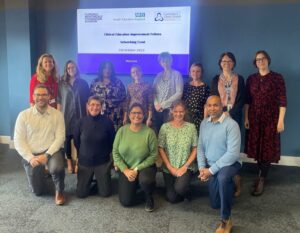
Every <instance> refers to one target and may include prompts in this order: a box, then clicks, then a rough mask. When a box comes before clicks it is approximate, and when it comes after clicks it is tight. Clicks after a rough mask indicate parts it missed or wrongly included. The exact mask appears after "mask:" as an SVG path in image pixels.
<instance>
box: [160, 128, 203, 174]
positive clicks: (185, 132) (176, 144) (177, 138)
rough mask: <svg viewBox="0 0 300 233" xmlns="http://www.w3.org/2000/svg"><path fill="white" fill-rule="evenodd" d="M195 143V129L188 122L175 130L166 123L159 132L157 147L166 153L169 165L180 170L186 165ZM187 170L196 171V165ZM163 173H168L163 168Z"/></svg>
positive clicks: (193, 164) (196, 137)
mask: <svg viewBox="0 0 300 233" xmlns="http://www.w3.org/2000/svg"><path fill="white" fill-rule="evenodd" d="M197 142H198V136H197V131H196V127H195V125H193V124H191V123H189V122H184V124H183V125H182V127H180V128H175V127H174V126H172V124H171V123H170V122H168V123H165V124H163V125H162V127H161V129H160V131H159V136H158V146H159V147H161V148H163V149H164V150H165V151H166V153H167V155H168V159H169V161H170V163H171V165H172V166H173V167H175V168H180V167H182V166H183V165H184V164H185V163H186V161H187V160H188V158H189V156H190V154H191V151H192V148H193V147H196V146H197ZM189 169H190V170H192V171H197V166H196V164H195V163H192V164H191V166H190V167H189ZM163 171H164V172H166V173H169V171H168V169H167V168H166V167H165V166H163Z"/></svg>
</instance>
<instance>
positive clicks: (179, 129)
mask: <svg viewBox="0 0 300 233" xmlns="http://www.w3.org/2000/svg"><path fill="white" fill-rule="evenodd" d="M171 115H172V118H173V119H172V120H171V121H170V122H168V123H165V124H163V125H162V127H161V129H160V131H159V137H158V146H159V154H160V157H161V159H162V161H163V176H164V181H165V186H166V196H167V200H168V201H169V202H171V203H176V202H178V201H181V200H183V199H184V198H185V197H186V198H188V199H189V198H190V196H189V194H190V193H189V187H190V181H191V178H192V173H193V172H196V171H197V167H196V166H195V164H194V163H193V161H194V160H195V158H196V154H197V140H198V139H197V131H196V127H195V125H194V124H192V123H189V122H186V121H185V120H184V118H185V115H186V107H185V104H184V102H183V101H181V100H179V101H175V102H174V103H173V104H172V107H171Z"/></svg>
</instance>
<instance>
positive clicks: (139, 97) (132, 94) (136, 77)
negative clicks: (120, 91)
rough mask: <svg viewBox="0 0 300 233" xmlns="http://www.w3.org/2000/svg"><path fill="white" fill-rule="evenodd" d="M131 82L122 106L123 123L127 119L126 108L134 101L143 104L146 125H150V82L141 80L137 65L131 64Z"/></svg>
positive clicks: (151, 92)
mask: <svg viewBox="0 0 300 233" xmlns="http://www.w3.org/2000/svg"><path fill="white" fill-rule="evenodd" d="M130 73H131V77H132V79H133V83H130V84H129V85H128V87H127V97H126V102H125V107H124V120H123V124H126V123H127V120H128V109H129V108H130V106H131V105H132V104H134V103H139V104H141V105H142V106H143V108H144V109H143V111H144V112H145V113H147V115H146V125H147V126H149V127H150V126H151V119H152V108H153V91H152V87H151V85H150V84H148V83H145V82H143V81H142V70H141V67H140V66H138V65H133V66H132V67H131V70H130Z"/></svg>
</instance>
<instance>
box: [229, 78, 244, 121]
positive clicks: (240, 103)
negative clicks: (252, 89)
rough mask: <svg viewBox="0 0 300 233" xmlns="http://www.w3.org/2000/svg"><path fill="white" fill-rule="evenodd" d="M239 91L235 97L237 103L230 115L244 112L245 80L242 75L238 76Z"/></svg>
mask: <svg viewBox="0 0 300 233" xmlns="http://www.w3.org/2000/svg"><path fill="white" fill-rule="evenodd" d="M238 79H239V80H238V91H237V95H236V98H235V103H234V106H233V108H232V109H231V110H230V111H229V114H230V115H232V116H233V115H238V114H242V111H243V107H244V104H245V82H244V78H243V77H242V76H240V75H239V76H238Z"/></svg>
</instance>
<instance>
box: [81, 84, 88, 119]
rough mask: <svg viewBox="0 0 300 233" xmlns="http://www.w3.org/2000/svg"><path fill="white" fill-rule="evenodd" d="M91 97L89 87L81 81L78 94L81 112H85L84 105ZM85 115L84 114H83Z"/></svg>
mask: <svg viewBox="0 0 300 233" xmlns="http://www.w3.org/2000/svg"><path fill="white" fill-rule="evenodd" d="M90 95H91V92H90V89H89V85H88V84H87V82H86V81H85V80H83V79H82V89H81V93H80V99H81V106H82V111H83V112H86V103H87V101H88V99H89V97H90ZM84 115H86V114H84Z"/></svg>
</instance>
